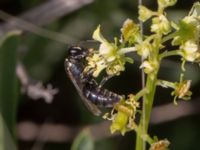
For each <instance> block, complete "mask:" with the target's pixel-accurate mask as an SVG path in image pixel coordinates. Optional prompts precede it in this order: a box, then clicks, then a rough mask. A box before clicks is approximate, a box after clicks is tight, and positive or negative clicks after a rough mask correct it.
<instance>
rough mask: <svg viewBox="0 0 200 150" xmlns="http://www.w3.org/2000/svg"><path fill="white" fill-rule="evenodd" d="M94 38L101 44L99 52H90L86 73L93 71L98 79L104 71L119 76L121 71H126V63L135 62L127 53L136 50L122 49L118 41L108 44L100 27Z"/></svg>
mask: <svg viewBox="0 0 200 150" xmlns="http://www.w3.org/2000/svg"><path fill="white" fill-rule="evenodd" d="M92 37H93V39H95V40H97V41H99V42H100V43H101V44H100V46H99V49H98V50H93V51H92V52H90V55H89V56H88V57H87V66H86V68H85V70H84V71H86V72H87V71H89V70H92V71H93V76H94V77H97V76H98V75H99V74H100V73H101V71H103V70H104V69H106V73H107V74H108V75H111V76H113V75H119V74H120V72H121V71H124V70H125V64H126V62H129V63H131V62H133V60H132V59H131V58H129V57H126V56H125V53H126V52H130V51H135V48H127V49H126V48H121V49H120V48H119V47H118V46H117V41H115V43H110V42H108V41H107V40H106V39H105V38H104V37H103V35H102V34H101V32H100V26H98V27H97V29H96V30H95V31H94V33H93V36H92Z"/></svg>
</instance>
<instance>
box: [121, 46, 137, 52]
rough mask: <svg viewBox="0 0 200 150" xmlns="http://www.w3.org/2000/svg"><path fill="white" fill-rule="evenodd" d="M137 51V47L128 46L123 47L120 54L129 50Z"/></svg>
mask: <svg viewBox="0 0 200 150" xmlns="http://www.w3.org/2000/svg"><path fill="white" fill-rule="evenodd" d="M135 51H137V49H136V48H135V47H127V48H121V49H120V50H119V51H118V54H125V53H129V52H135Z"/></svg>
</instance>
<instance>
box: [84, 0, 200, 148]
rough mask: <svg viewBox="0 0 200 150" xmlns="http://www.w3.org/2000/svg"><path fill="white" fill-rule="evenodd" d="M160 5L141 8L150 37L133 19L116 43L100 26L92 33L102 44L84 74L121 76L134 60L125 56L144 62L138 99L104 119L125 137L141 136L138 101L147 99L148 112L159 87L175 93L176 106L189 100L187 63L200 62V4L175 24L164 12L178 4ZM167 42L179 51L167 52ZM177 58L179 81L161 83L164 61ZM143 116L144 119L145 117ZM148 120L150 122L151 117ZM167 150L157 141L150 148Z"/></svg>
mask: <svg viewBox="0 0 200 150" xmlns="http://www.w3.org/2000/svg"><path fill="white" fill-rule="evenodd" d="M157 1H158V9H157V11H153V10H150V9H148V8H147V7H145V6H139V20H141V21H142V22H145V21H147V20H148V19H151V21H152V24H151V26H150V29H149V30H150V31H151V33H152V34H151V35H142V32H141V28H140V26H139V24H136V23H135V22H134V21H133V20H131V19H127V20H125V22H124V23H123V26H122V28H121V37H120V38H119V39H117V38H115V40H114V42H109V41H108V40H106V39H105V38H104V37H103V35H102V34H101V32H100V26H98V27H97V29H96V30H95V31H94V33H93V39H94V40H96V41H98V42H100V46H99V48H98V49H97V50H92V51H91V52H90V55H89V56H88V57H87V66H86V68H85V70H84V71H90V70H92V73H93V76H94V77H98V76H99V74H100V73H101V72H102V71H103V70H105V71H106V73H107V75H109V76H114V75H119V74H120V72H121V71H124V70H125V64H126V63H127V62H129V63H133V59H132V58H131V57H128V56H127V55H126V54H127V53H129V52H136V53H137V54H138V55H139V56H141V57H142V58H143V59H142V60H143V61H142V63H141V65H140V68H141V69H143V71H144V72H145V73H146V75H147V82H146V85H145V87H144V88H143V89H141V90H140V92H138V93H137V94H136V95H132V94H131V95H129V96H128V98H127V99H125V98H123V99H122V100H121V101H120V102H119V103H116V104H115V105H114V107H113V109H112V111H111V112H110V113H106V114H105V115H104V118H105V119H108V120H111V121H112V124H111V126H110V130H111V132H112V133H114V132H116V131H119V132H121V134H122V135H124V134H125V133H126V132H127V131H130V130H135V131H136V132H137V134H138V135H139V134H141V133H140V131H139V130H140V129H141V126H143V125H142V123H141V122H140V124H139V125H137V124H136V123H135V115H136V113H137V112H138V108H139V102H138V100H139V99H140V98H141V97H144V99H145V100H146V101H145V102H148V103H144V106H145V108H146V109H147V110H151V107H152V105H151V104H152V103H153V100H154V93H155V89H156V86H157V85H160V86H163V87H165V88H168V87H170V88H172V89H173V91H172V92H171V95H172V96H174V104H177V102H176V99H177V98H178V99H183V100H188V99H190V97H191V94H192V92H191V91H190V87H191V80H184V79H183V75H184V73H185V72H184V71H185V69H184V64H185V62H187V61H188V62H197V63H199V62H200V3H199V2H197V3H195V4H194V6H193V7H192V9H191V11H190V13H189V15H188V16H186V17H185V18H183V19H182V20H180V21H179V23H177V24H176V23H174V22H171V21H169V20H168V18H167V13H166V12H165V11H164V10H165V8H167V7H169V6H173V5H174V4H175V3H176V2H177V0H157ZM166 41H170V42H171V45H172V47H175V48H176V49H175V50H167V46H165V45H166ZM174 55H178V56H181V58H182V59H181V60H182V68H183V69H182V73H181V76H180V81H179V82H170V81H165V80H159V79H158V72H159V69H160V64H161V61H162V59H163V58H165V57H169V56H174ZM156 83H157V84H156ZM144 95H145V96H144ZM147 107H148V108H147ZM142 113H143V112H141V115H140V116H141V117H143V114H142ZM149 113H150V112H149ZM145 115H147V114H145ZM142 119H143V118H142ZM145 119H148V117H146V118H145ZM147 122H149V120H147ZM146 134H147V133H146ZM140 136H143V135H140ZM145 140H146V139H145ZM146 141H147V140H146ZM147 142H148V141H147ZM149 144H151V142H149ZM168 146H169V141H168V140H161V141H156V142H154V143H153V144H151V148H150V150H166V149H167V148H168Z"/></svg>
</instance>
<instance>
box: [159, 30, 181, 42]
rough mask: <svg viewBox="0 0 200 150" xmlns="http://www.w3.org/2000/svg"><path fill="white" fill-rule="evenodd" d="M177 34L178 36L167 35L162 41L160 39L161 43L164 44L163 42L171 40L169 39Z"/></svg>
mask: <svg viewBox="0 0 200 150" xmlns="http://www.w3.org/2000/svg"><path fill="white" fill-rule="evenodd" d="M177 34H178V32H173V33H171V34H169V35H167V36H165V37H163V39H162V41H161V42H162V43H164V42H166V41H168V40H171V39H172V38H174V37H175V36H176V35H177Z"/></svg>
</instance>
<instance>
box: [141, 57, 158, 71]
mask: <svg viewBox="0 0 200 150" xmlns="http://www.w3.org/2000/svg"><path fill="white" fill-rule="evenodd" d="M157 67H158V64H157V63H156V62H153V61H147V60H146V61H144V62H143V63H142V64H141V65H140V68H144V72H145V73H146V74H150V73H153V72H154V71H155V70H157Z"/></svg>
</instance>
